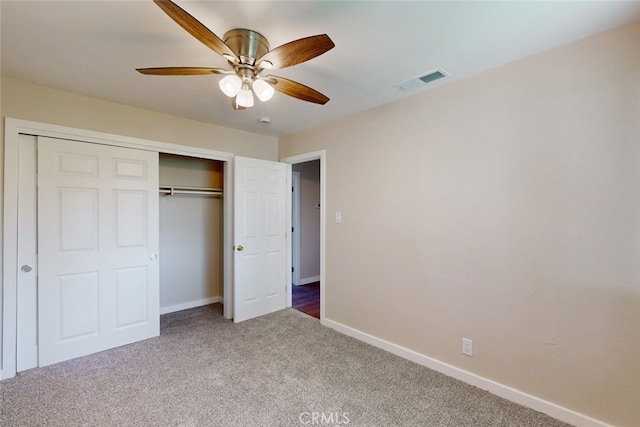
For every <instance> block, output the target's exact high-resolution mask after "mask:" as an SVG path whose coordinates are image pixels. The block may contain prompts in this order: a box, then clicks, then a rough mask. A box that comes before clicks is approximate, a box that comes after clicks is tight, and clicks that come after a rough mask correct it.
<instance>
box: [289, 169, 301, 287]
mask: <svg viewBox="0 0 640 427" xmlns="http://www.w3.org/2000/svg"><path fill="white" fill-rule="evenodd" d="M291 267H292V268H291V284H292V285H293V286H298V285H300V172H295V171H292V172H291Z"/></svg>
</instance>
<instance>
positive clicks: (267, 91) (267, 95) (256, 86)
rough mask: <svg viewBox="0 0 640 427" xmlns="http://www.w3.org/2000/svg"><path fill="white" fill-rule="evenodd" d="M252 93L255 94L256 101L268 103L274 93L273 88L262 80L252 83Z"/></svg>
mask: <svg viewBox="0 0 640 427" xmlns="http://www.w3.org/2000/svg"><path fill="white" fill-rule="evenodd" d="M253 91H254V92H255V93H256V96H257V97H258V99H259V100H260V101H262V102H265V101H268V100H270V99H271V97H272V96H273V93H274V92H275V91H274V90H273V87H272V86H271V85H270V84H269V83H267V82H265V81H264V80H260V79H257V80H255V81H254V82H253Z"/></svg>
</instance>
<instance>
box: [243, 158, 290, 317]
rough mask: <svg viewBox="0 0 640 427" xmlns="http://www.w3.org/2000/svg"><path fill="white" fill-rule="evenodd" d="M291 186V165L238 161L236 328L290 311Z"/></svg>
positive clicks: (251, 160)
mask: <svg viewBox="0 0 640 427" xmlns="http://www.w3.org/2000/svg"><path fill="white" fill-rule="evenodd" d="M290 182H291V166H290V165H287V164H284V163H277V162H269V161H265V160H258V159H249V158H244V157H236V158H235V183H234V185H235V195H236V196H235V206H234V207H235V218H236V220H235V221H234V222H235V230H234V238H235V248H236V251H235V256H234V278H235V298H234V321H235V322H240V321H243V320H246V319H250V318H253V317H257V316H261V315H264V314H267V313H271V312H273V311H276V310H281V309H283V308H285V307H286V303H287V287H288V286H289V284H288V281H289V280H290V279H289V275H288V273H287V265H288V260H287V244H288V235H287V212H286V209H287V199H286V198H287V197H289V191H287V190H288V189H289V187H290Z"/></svg>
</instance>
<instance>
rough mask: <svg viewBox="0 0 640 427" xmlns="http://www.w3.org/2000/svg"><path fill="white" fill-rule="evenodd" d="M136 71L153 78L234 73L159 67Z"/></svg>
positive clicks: (221, 70) (192, 68) (193, 68)
mask: <svg viewBox="0 0 640 427" xmlns="http://www.w3.org/2000/svg"><path fill="white" fill-rule="evenodd" d="M136 71H138V72H139V73H142V74H148V75H153V76H199V75H203V74H229V73H233V71H227V70H223V69H222V68H202V67H157V68H137V69H136Z"/></svg>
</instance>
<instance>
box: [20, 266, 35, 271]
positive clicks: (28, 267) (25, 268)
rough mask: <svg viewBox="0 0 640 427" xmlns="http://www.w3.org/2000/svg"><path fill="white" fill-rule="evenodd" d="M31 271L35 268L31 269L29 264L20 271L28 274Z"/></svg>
mask: <svg viewBox="0 0 640 427" xmlns="http://www.w3.org/2000/svg"><path fill="white" fill-rule="evenodd" d="M31 270H33V267H31V266H30V265H29V264H25V265H23V266H22V267H21V268H20V271H22V272H23V273H28V272H30V271H31Z"/></svg>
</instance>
